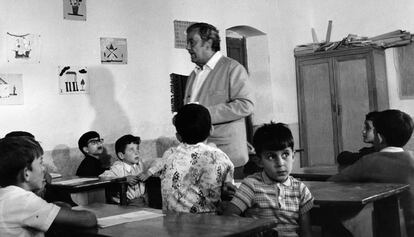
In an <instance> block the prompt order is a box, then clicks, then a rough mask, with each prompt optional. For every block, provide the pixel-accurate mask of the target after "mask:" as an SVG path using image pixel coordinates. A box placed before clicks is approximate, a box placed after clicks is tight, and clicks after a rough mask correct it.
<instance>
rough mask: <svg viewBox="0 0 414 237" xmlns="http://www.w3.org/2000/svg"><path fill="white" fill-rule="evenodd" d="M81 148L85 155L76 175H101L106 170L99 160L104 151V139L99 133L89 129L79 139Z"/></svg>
mask: <svg viewBox="0 0 414 237" xmlns="http://www.w3.org/2000/svg"><path fill="white" fill-rule="evenodd" d="M78 146H79V150H80V151H81V152H82V153H83V154H84V155H85V158H84V159H83V160H82V162H81V163H80V165H79V167H78V170H77V171H76V175H78V176H99V175H100V174H102V173H103V172H104V171H105V168H104V167H103V166H102V162H101V161H100V160H99V158H100V156H101V155H102V153H103V151H104V147H103V139H101V137H100V136H99V133H97V132H95V131H89V132H87V133H85V134H83V135H82V136H81V137H80V138H79V141H78Z"/></svg>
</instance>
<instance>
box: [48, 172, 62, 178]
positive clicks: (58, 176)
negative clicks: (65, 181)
mask: <svg viewBox="0 0 414 237" xmlns="http://www.w3.org/2000/svg"><path fill="white" fill-rule="evenodd" d="M50 176H51V177H52V179H56V178H60V177H62V175H61V174H59V173H50Z"/></svg>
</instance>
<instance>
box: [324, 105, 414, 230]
mask: <svg viewBox="0 0 414 237" xmlns="http://www.w3.org/2000/svg"><path fill="white" fill-rule="evenodd" d="M374 127H375V130H374V146H375V148H376V149H377V150H378V151H379V152H375V153H372V154H369V155H366V156H364V157H362V158H361V159H359V160H358V161H357V162H355V163H354V164H353V165H351V166H349V167H347V168H346V169H344V170H342V171H341V172H340V173H339V174H337V175H335V176H333V177H331V178H330V181H338V182H352V181H354V182H381V183H405V184H410V191H409V192H405V193H404V194H403V195H402V197H401V199H400V200H401V206H402V208H403V212H404V217H405V225H406V227H407V236H414V152H412V151H404V150H403V148H402V147H403V146H404V145H405V144H406V143H407V142H408V140H409V139H410V137H411V134H412V132H413V127H414V124H413V120H412V119H411V117H410V116H409V115H408V114H406V113H404V112H402V111H399V110H384V111H381V112H379V114H378V116H377V117H376V118H375V120H374Z"/></svg>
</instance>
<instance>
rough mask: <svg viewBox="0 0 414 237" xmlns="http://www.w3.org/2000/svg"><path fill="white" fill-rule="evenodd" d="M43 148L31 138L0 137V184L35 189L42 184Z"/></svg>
mask: <svg viewBox="0 0 414 237" xmlns="http://www.w3.org/2000/svg"><path fill="white" fill-rule="evenodd" d="M42 155H43V149H42V147H41V146H40V144H39V143H38V142H37V141H36V140H34V139H33V138H30V137H27V136H22V137H7V138H3V139H0V186H2V187H6V186H9V185H16V186H20V187H23V188H24V189H26V190H31V191H36V190H39V189H41V188H42V187H43V186H44V183H45V180H44V167H43V158H42Z"/></svg>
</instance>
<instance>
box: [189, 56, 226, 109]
mask: <svg viewBox="0 0 414 237" xmlns="http://www.w3.org/2000/svg"><path fill="white" fill-rule="evenodd" d="M221 57H223V54H222V53H221V52H220V51H217V52H216V53H215V54H214V55H213V56H212V57H211V58H210V59H209V60H208V62H207V63H206V64H205V65H204V66H203V68H200V67H199V66H196V67H195V69H194V72H195V74H196V77H195V78H194V83H193V87H192V89H191V98H190V102H197V101H196V100H195V98H196V97H197V95H198V93H199V91H200V88H201V86H202V85H203V83H204V81H205V80H206V78H207V76H208V74H209V73H210V71H212V70H213V69H214V67H215V66H216V64H217V62H218V61H219V60H220V58H221Z"/></svg>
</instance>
